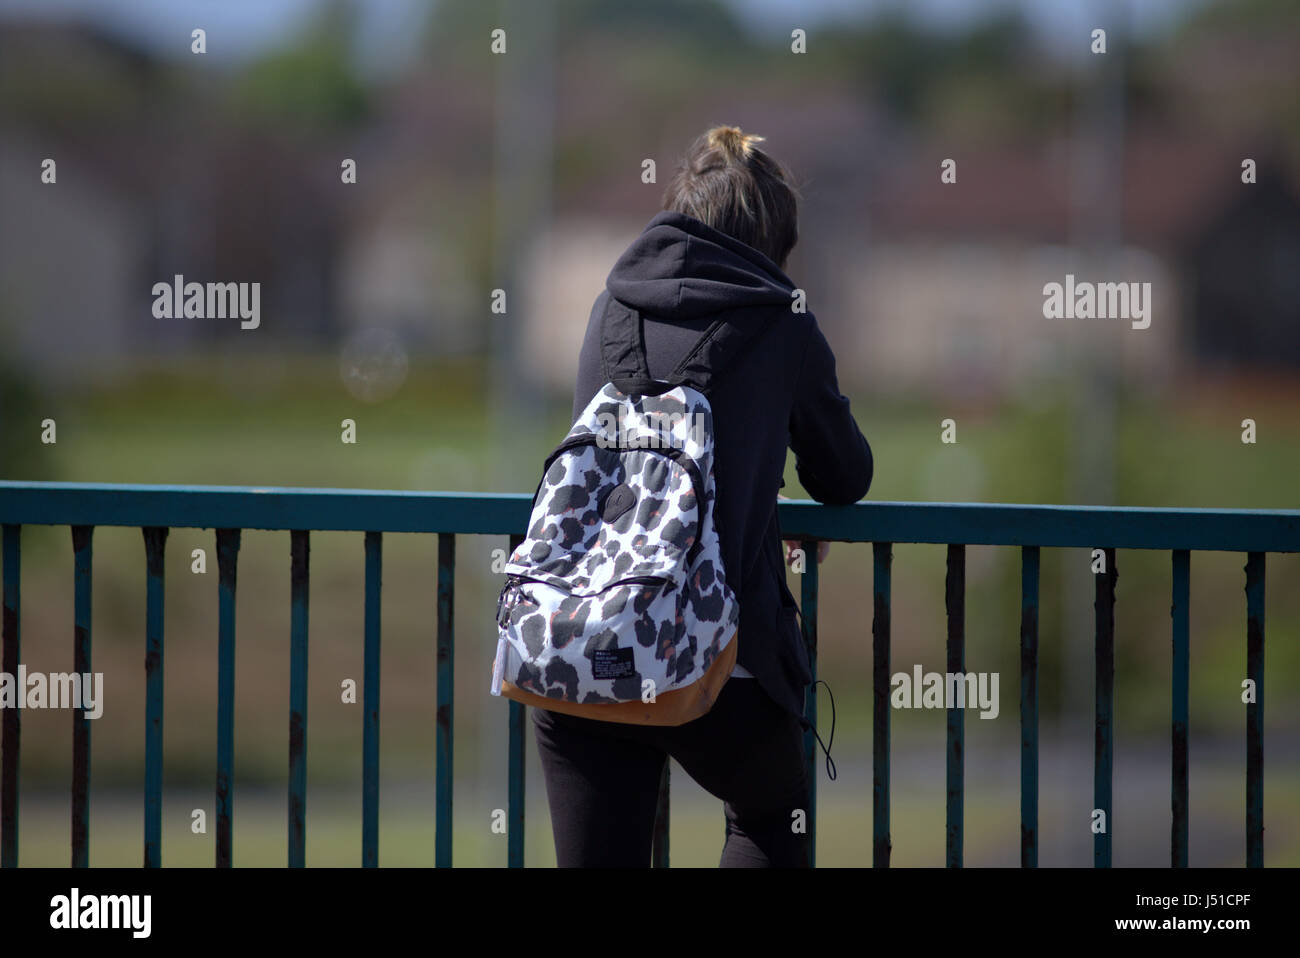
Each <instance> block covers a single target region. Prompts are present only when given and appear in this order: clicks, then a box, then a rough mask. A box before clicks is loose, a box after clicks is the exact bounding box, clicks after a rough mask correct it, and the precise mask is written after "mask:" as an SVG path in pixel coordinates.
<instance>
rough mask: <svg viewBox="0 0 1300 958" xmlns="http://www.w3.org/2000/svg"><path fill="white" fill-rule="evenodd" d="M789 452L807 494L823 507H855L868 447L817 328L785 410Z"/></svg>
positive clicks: (865, 483) (867, 474) (868, 465)
mask: <svg viewBox="0 0 1300 958" xmlns="http://www.w3.org/2000/svg"><path fill="white" fill-rule="evenodd" d="M790 448H791V449H792V450H793V451H794V455H795V470H796V472H797V473H798V475H799V481H800V482H801V483H802V484H803V487H804V488H805V489H807V490H808V494H809V495H810V496H812V497H813V498H814V499H816V500H817V501H818V502H822V503H826V504H828V505H847V504H849V503H852V502H857V501H858V500H859V499H861V498H862V497H863V496H865V495H866V494H867V489H868V488H869V487H870V486H871V476H872V468H873V463H872V458H871V447H870V446H869V445H868V444H867V440H866V439H865V438H864V437H863V435H862V433H861V431H860V430H859V429H858V424H857V422H855V421H854V419H853V413H852V411H851V410H850V409H849V401H848V399H847V398H846V397H844V396H842V395H840V389H839V384H838V383H837V382H836V379H835V356H834V354H833V353H832V352H831V347H830V344H829V343H827V342H826V337H825V336H823V335H822V331H821V329H819V328H818V326H817V324H816V322H814V323H813V325H812V331H811V334H810V335H809V337H808V346H807V349H806V350H805V352H804V359H803V365H802V367H801V369H800V372H799V378H798V381H797V383H796V386H795V394H794V405H793V406H792V407H791V409H790Z"/></svg>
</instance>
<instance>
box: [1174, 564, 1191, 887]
mask: <svg viewBox="0 0 1300 958" xmlns="http://www.w3.org/2000/svg"><path fill="white" fill-rule="evenodd" d="M1191 556H1192V554H1191V552H1190V551H1188V550H1187V549H1175V550H1174V551H1173V596H1172V599H1173V601H1172V603H1171V606H1170V615H1171V617H1172V619H1173V647H1174V648H1173V676H1172V685H1173V687H1172V689H1171V696H1170V701H1171V703H1172V706H1171V712H1172V714H1171V718H1170V741H1171V744H1172V748H1173V755H1172V765H1171V768H1172V771H1171V773H1170V778H1171V782H1170V811H1171V822H1170V827H1169V864H1170V867H1172V868H1186V867H1187V838H1188V824H1187V809H1188V806H1187V801H1188V780H1187V723H1188V698H1189V693H1188V685H1189V679H1190V671H1191V670H1190V661H1189V651H1188V623H1189V618H1190V612H1189V603H1190V601H1191V561H1192V560H1191Z"/></svg>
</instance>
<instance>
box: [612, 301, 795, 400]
mask: <svg viewBox="0 0 1300 958" xmlns="http://www.w3.org/2000/svg"><path fill="white" fill-rule="evenodd" d="M765 313H766V315H759V316H754V315H752V314H751V316H750V317H749V318H747V319H746V321H744V322H739V323H738V322H734V321H732V320H730V319H727V318H722V319H718V320H716V321H714V322H713V323H712V324H711V325H710V326H709V328H708V329H706V330H705V331H704V332H703V333H701V334H700V338H699V339H698V340H696V342H695V345H694V346H692V347H691V349H690V351H689V352H688V353H687V354H686V355H685V356H684V357H682V361H681V362H679V363H678V364H677V366H676V367H675V368H674V369H673V371H672V372H671V373H669V374H668V378H667V380H666V381H660V380H656V379H652V378H651V376H650V370H649V366H648V365H647V363H646V355H645V320H644V319H643V318H642V316H641V314H640V313H639V312H637V311H636V310H634V309H632V308H631V307H629V306H625V305H624V304H622V303H620V302H619V301H618V300H616V299H613V298H611V299H610V301H609V304H608V306H607V308H606V309H605V312H604V314H603V315H602V317H601V342H600V354H601V363H602V366H603V372H604V376H605V381H606V382H612V383H613V384H614V387H615V388H616V389H618V390H619V392H622V393H627V394H638V395H647V396H657V395H659V394H660V393H663V392H667V391H668V390H669V389H671V388H672V387H674V386H677V385H686V386H691V387H693V388H695V389H698V390H699V391H700V392H702V393H704V394H705V395H708V393H709V391H710V390H711V389H712V388H713V386H714V385H715V384H716V383H717V382H718V381H719V380H720V379H721V378H722V377H723V375H725V374H726V373H727V372H728V371H729V370H730V368H731V367H732V366H734V365H735V363H736V360H737V359H738V358H739V356H740V354H741V353H743V352H744V350H745V349H746V348H747V347H748V346H749V345H750V344H752V343H753V342H754V341H755V340H757V339H758V338H759V337H760V336H762V334H763V333H764V332H766V331H767V330H768V329H769V328H770V327H771V326H772V325H773V324H774V323H775V322H776V320H777V312H776V311H775V310H772V311H770V312H769V311H765Z"/></svg>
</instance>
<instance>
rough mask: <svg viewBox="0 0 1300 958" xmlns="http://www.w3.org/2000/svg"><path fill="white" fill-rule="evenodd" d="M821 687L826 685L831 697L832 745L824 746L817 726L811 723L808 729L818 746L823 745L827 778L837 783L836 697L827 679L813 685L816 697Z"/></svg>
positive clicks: (819, 680)
mask: <svg viewBox="0 0 1300 958" xmlns="http://www.w3.org/2000/svg"><path fill="white" fill-rule="evenodd" d="M819 685H825V686H826V694H827V695H829V696H830V697H831V735H830V739H831V740H830V744H829V745H823V744H822V737H821V736H820V735H818V734H817V726H815V725H813V724H811V723H809V725H808V728H809V730H810V731H811V732H812V733H813V737H814V738H816V739H817V744H818V745H821V747H822V751H823V752H825V753H826V776H827V778H829V779H830V780H831V781H832V782H833V781H835V762H834V761H832V760H831V745H834V744H835V695H834V693H833V692H831V687H830V683H828V682H827V681H826V680H825V679H818V680H817V681H816V682H814V683H813V694H814V695H816V694H817V686H819Z"/></svg>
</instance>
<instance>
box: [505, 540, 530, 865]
mask: <svg viewBox="0 0 1300 958" xmlns="http://www.w3.org/2000/svg"><path fill="white" fill-rule="evenodd" d="M523 541H524V537H523V536H521V535H513V536H511V537H510V552H511V553H512V554H513V553H514V551H515V550H516V549H518V548H519V545H520V543H522V542H523ZM527 712H528V706H526V705H524V704H523V703H522V702H516V701H515V700H514V699H511V700H510V708H509V718H508V719H507V721H508V722H509V726H510V728H509V736H510V745H509V757H508V758H507V769H506V779H507V784H506V806H507V807H506V818H507V819H508V822H507V825H506V865H507V866H508V867H510V868H523V867H524V772H525V765H524V727H525V725H524V722H525V718H526V716H527Z"/></svg>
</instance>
